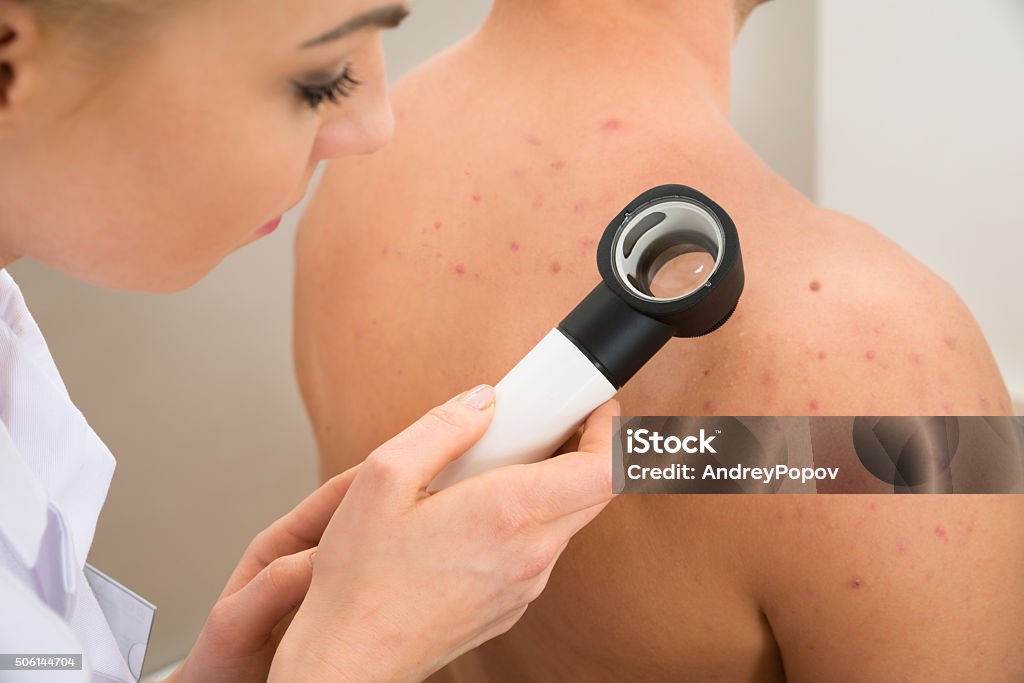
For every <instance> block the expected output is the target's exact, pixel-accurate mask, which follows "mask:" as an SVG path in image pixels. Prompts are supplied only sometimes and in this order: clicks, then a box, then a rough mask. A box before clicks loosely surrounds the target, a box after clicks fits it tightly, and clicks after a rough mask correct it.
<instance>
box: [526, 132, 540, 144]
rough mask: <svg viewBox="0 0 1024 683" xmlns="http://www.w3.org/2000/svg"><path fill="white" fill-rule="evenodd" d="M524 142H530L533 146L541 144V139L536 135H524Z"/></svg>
mask: <svg viewBox="0 0 1024 683" xmlns="http://www.w3.org/2000/svg"><path fill="white" fill-rule="evenodd" d="M526 142H527V143H528V144H531V145H533V146H535V147H536V146H539V145H540V144H542V143H541V141H540V138H539V137H537V136H536V135H528V136H527V137H526Z"/></svg>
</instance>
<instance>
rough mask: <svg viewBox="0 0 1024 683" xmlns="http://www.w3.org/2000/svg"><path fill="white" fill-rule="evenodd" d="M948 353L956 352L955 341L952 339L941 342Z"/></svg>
mask: <svg viewBox="0 0 1024 683" xmlns="http://www.w3.org/2000/svg"><path fill="white" fill-rule="evenodd" d="M942 341H943V342H945V344H946V346H947V347H948V348H949V350H950V351H956V339H954V338H953V337H945V338H944V339H943V340H942Z"/></svg>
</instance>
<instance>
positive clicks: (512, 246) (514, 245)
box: [508, 241, 521, 251]
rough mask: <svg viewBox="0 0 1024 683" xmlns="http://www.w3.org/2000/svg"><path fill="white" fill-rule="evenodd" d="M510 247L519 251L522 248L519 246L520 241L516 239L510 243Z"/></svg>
mask: <svg viewBox="0 0 1024 683" xmlns="http://www.w3.org/2000/svg"><path fill="white" fill-rule="evenodd" d="M508 248H509V249H511V250H512V251H519V250H520V249H521V247H520V246H519V242H515V241H513V242H512V243H511V244H509V245H508Z"/></svg>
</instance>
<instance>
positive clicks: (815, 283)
mask: <svg viewBox="0 0 1024 683" xmlns="http://www.w3.org/2000/svg"><path fill="white" fill-rule="evenodd" d="M810 287H811V291H812V292H820V291H821V283H820V282H818V281H817V280H811V285H810Z"/></svg>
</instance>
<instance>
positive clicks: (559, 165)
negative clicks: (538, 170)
mask: <svg viewBox="0 0 1024 683" xmlns="http://www.w3.org/2000/svg"><path fill="white" fill-rule="evenodd" d="M551 168H553V169H555V170H556V171H561V170H562V169H563V168H565V161H563V160H562V159H559V160H558V161H552V162H551Z"/></svg>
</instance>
